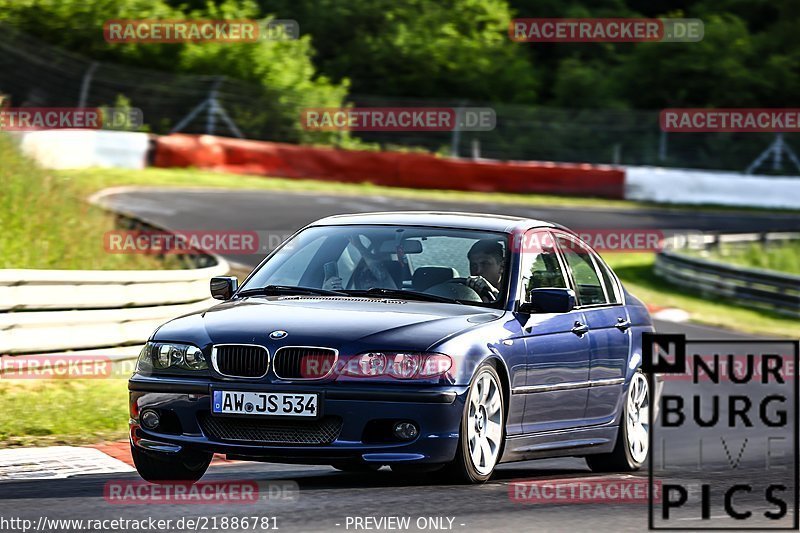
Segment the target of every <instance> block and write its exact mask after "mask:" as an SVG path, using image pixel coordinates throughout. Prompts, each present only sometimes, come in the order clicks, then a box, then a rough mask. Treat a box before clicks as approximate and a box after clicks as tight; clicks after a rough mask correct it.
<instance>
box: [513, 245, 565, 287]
mask: <svg viewBox="0 0 800 533" xmlns="http://www.w3.org/2000/svg"><path fill="white" fill-rule="evenodd" d="M520 272H521V275H522V283H521V286H522V287H523V290H524V294H523V295H522V301H523V302H527V301H528V300H529V293H530V291H531V289H541V288H545V287H559V288H566V287H567V282H566V279H565V278H564V272H563V271H562V270H561V263H559V261H558V254H557V252H556V248H555V243H554V242H553V237H552V236H551V235H550V234H549V233H547V232H543V231H534V232H528V233H526V234H525V237H524V240H523V244H522V265H521V269H520Z"/></svg>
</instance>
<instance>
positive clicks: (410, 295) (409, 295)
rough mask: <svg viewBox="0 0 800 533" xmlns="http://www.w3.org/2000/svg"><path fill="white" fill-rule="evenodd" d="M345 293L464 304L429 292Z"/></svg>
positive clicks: (382, 290) (372, 290)
mask: <svg viewBox="0 0 800 533" xmlns="http://www.w3.org/2000/svg"><path fill="white" fill-rule="evenodd" d="M345 292H346V293H347V294H367V295H381V296H392V297H395V298H404V299H406V300H422V301H426V302H442V303H448V304H452V303H463V302H461V301H460V300H453V299H452V298H445V297H444V296H437V295H435V294H428V293H427V292H417V291H405V290H402V289H386V288H383V287H372V288H370V289H353V290H347V291H345Z"/></svg>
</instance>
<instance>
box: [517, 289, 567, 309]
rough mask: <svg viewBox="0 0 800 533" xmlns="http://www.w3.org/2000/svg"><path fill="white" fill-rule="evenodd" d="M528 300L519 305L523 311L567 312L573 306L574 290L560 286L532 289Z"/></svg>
mask: <svg viewBox="0 0 800 533" xmlns="http://www.w3.org/2000/svg"><path fill="white" fill-rule="evenodd" d="M529 300H530V301H529V302H527V303H524V304H522V305H521V306H520V308H519V310H520V311H521V312H523V313H568V312H569V311H572V310H573V309H574V308H575V291H573V290H572V289H562V288H555V287H553V288H543V289H533V290H532V291H531V292H530V294H529Z"/></svg>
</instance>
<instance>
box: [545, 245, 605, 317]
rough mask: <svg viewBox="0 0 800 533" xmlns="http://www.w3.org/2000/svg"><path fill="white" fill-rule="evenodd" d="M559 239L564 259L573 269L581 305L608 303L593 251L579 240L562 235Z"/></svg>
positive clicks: (573, 277)
mask: <svg viewBox="0 0 800 533" xmlns="http://www.w3.org/2000/svg"><path fill="white" fill-rule="evenodd" d="M557 239H558V245H559V248H561V252H562V253H563V254H564V259H565V260H566V262H567V265H569V268H570V270H571V271H572V279H573V280H575V285H576V286H575V289H576V292H577V293H578V294H577V295H578V303H579V304H580V305H598V304H606V303H608V301H609V300H608V296H607V294H606V288H605V286H604V284H603V282H602V281H601V279H600V275H599V274H598V272H597V268H596V266H595V263H594V259H593V258H592V254H591V252H589V250H588V249H586V247H584V245H583V244H581V243H579V242H578V241H575V240H572V239H568V238H566V237H562V236H560V235H559V236H558V237H557Z"/></svg>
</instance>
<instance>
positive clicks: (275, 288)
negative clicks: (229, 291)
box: [236, 285, 347, 296]
mask: <svg viewBox="0 0 800 533" xmlns="http://www.w3.org/2000/svg"><path fill="white" fill-rule="evenodd" d="M256 294H311V295H319V296H347V294H346V293H344V292H341V291H332V290H328V289H315V288H314V287H293V286H291V285H265V286H264V287H256V288H254V289H244V290H241V291H239V292H237V293H236V296H253V295H256Z"/></svg>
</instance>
